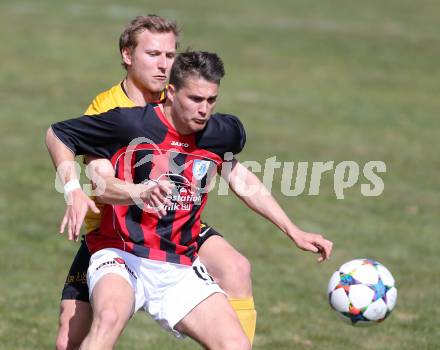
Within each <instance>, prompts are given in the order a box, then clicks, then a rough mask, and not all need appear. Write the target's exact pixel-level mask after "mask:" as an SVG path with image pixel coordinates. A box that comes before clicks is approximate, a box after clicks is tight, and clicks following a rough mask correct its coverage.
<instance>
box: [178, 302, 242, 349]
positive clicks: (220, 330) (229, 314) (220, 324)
mask: <svg viewBox="0 0 440 350" xmlns="http://www.w3.org/2000/svg"><path fill="white" fill-rule="evenodd" d="M176 329H177V330H178V331H179V332H182V333H185V334H187V335H188V336H190V337H191V338H193V339H195V340H196V341H198V342H199V343H200V344H201V345H203V346H204V347H206V348H207V349H210V350H249V349H250V348H251V345H250V343H249V340H248V339H247V337H246V335H245V333H244V332H243V329H242V328H241V326H240V323H239V321H238V319H237V316H236V315H235V313H234V310H232V307H231V305H230V304H229V302H228V301H227V299H226V297H225V295H223V294H221V293H215V294H212V295H211V296H209V297H208V298H206V299H205V300H203V301H202V302H201V303H200V304H198V305H197V306H196V307H195V308H194V309H192V311H191V312H190V313H189V314H188V315H186V316H185V317H184V318H183V319H182V320H181V321H180V322H179V323H178V324H177V325H176Z"/></svg>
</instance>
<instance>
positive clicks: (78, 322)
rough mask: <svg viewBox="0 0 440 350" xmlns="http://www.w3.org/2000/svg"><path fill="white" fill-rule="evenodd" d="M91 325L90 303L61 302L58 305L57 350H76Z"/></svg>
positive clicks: (70, 300)
mask: <svg viewBox="0 0 440 350" xmlns="http://www.w3.org/2000/svg"><path fill="white" fill-rule="evenodd" d="M91 324H92V307H91V306H90V303H87V302H85V301H80V300H74V299H66V300H62V301H61V304H60V318H59V328H58V335H57V340H56V349H57V350H76V349H79V346H80V344H81V343H82V341H83V340H84V338H85V337H86V335H87V333H88V332H89V329H90V325H91Z"/></svg>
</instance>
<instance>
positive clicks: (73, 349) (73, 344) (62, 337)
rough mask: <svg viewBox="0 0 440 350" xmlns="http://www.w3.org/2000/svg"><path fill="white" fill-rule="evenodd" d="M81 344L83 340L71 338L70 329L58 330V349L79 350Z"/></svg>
mask: <svg viewBox="0 0 440 350" xmlns="http://www.w3.org/2000/svg"><path fill="white" fill-rule="evenodd" d="M80 345H81V340H76V339H72V338H69V333H68V330H62V329H60V331H59V332H58V336H57V340H56V344H55V346H56V350H77V349H79V347H80Z"/></svg>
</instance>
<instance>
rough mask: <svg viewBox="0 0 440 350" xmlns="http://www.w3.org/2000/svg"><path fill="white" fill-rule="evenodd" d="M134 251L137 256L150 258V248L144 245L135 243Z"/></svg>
mask: <svg viewBox="0 0 440 350" xmlns="http://www.w3.org/2000/svg"><path fill="white" fill-rule="evenodd" d="M132 253H133V254H134V255H136V256H141V257H144V258H148V257H149V256H150V248H148V247H145V246H144V245H139V244H135V245H134V246H133V251H132Z"/></svg>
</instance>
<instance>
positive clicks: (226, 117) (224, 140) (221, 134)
mask: <svg viewBox="0 0 440 350" xmlns="http://www.w3.org/2000/svg"><path fill="white" fill-rule="evenodd" d="M245 144H246V132H245V129H244V126H243V124H242V123H241V121H240V119H238V117H236V116H234V115H230V114H220V113H216V114H214V115H212V116H211V119H210V120H209V122H208V124H207V126H206V128H205V129H204V130H203V131H202V132H201V133H199V134H198V135H197V146H198V147H200V148H205V149H207V150H209V151H211V152H214V153H216V154H218V155H219V156H221V157H222V158H223V157H224V155H225V153H227V152H231V153H233V154H238V153H240V152H241V151H242V150H243V148H244V145H245Z"/></svg>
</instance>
